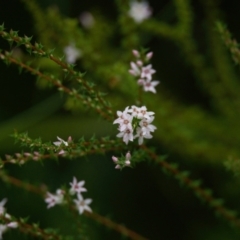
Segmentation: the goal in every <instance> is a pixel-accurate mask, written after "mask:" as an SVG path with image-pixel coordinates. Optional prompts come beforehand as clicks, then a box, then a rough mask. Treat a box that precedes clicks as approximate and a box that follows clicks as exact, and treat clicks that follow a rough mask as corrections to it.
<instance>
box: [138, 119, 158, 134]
mask: <svg viewBox="0 0 240 240" xmlns="http://www.w3.org/2000/svg"><path fill="white" fill-rule="evenodd" d="M153 120H154V117H153V116H151V117H150V118H149V119H146V118H144V119H142V120H141V122H140V123H139V125H140V127H141V128H142V132H143V135H145V134H148V133H150V132H154V131H155V130H156V129H157V128H156V127H155V126H154V125H152V124H151V122H152V121H153Z"/></svg>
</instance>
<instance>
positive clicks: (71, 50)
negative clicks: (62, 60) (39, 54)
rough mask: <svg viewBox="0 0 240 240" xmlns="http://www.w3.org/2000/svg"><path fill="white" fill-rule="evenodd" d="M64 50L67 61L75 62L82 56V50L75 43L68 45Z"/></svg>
mask: <svg viewBox="0 0 240 240" xmlns="http://www.w3.org/2000/svg"><path fill="white" fill-rule="evenodd" d="M63 51H64V54H65V55H66V62H68V63H71V64H73V63H75V62H76V60H77V59H78V58H79V57H81V56H82V52H81V51H80V50H79V49H77V48H76V47H75V46H74V45H73V44H71V45H68V46H66V47H65V48H64V49H63Z"/></svg>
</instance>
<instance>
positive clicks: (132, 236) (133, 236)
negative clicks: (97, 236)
mask: <svg viewBox="0 0 240 240" xmlns="http://www.w3.org/2000/svg"><path fill="white" fill-rule="evenodd" d="M84 215H86V216H87V217H89V218H92V219H94V220H96V221H97V222H99V223H101V224H102V225H105V226H106V227H108V228H111V229H114V230H115V231H117V232H119V233H121V234H123V235H124V236H126V237H129V238H130V239H133V240H147V238H145V237H143V236H141V235H139V234H138V233H136V232H134V231H132V230H130V229H128V228H126V227H124V226H122V225H120V224H117V223H115V222H113V221H111V220H110V219H108V218H106V217H103V216H101V215H99V214H97V213H95V212H93V213H89V212H84Z"/></svg>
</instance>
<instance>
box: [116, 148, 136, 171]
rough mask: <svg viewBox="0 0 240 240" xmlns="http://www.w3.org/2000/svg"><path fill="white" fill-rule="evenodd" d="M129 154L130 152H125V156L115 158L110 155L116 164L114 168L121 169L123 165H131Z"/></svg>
mask: <svg viewBox="0 0 240 240" xmlns="http://www.w3.org/2000/svg"><path fill="white" fill-rule="evenodd" d="M131 157H132V156H131V154H130V152H127V153H126V156H125V157H121V158H117V157H115V156H112V160H113V162H114V163H115V164H116V167H115V168H116V169H122V168H124V167H130V165H131V162H130V160H131Z"/></svg>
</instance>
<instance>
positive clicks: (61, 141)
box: [53, 137, 68, 146]
mask: <svg viewBox="0 0 240 240" xmlns="http://www.w3.org/2000/svg"><path fill="white" fill-rule="evenodd" d="M57 139H58V141H57V142H53V144H54V145H55V146H60V145H61V144H64V145H65V146H68V142H66V141H64V140H63V139H61V138H60V137H57Z"/></svg>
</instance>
